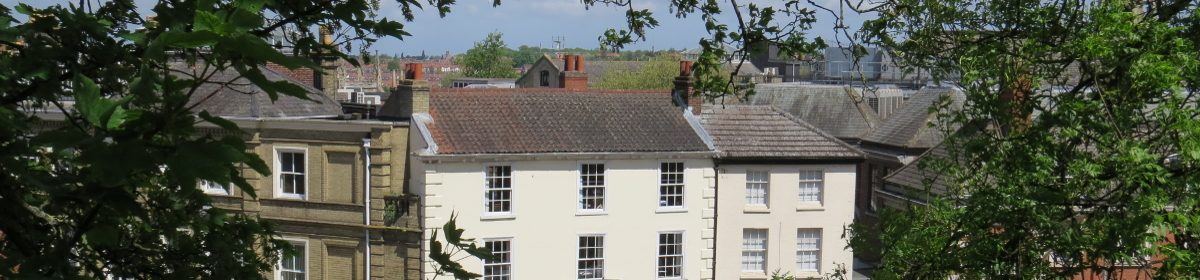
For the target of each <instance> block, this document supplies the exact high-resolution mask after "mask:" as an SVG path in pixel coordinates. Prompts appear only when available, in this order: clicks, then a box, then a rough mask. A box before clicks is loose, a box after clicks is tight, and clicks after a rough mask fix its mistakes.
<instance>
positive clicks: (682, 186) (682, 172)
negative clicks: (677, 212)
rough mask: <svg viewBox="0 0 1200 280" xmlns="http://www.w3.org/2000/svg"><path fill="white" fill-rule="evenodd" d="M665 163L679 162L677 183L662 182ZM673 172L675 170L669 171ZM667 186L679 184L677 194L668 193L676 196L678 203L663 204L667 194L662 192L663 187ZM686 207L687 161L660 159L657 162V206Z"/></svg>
mask: <svg viewBox="0 0 1200 280" xmlns="http://www.w3.org/2000/svg"><path fill="white" fill-rule="evenodd" d="M667 164H679V168H680V169H679V172H678V174H679V183H677V184H665V183H663V176H664V175H667V172H665V170H664V167H666V166H664V165H667ZM674 173H675V172H671V174H674ZM667 186H679V194H670V196H678V197H679V205H664V204H663V202H664V200H663V199H664V198H665V197H666V196H668V194H664V193H663V188H664V187H667ZM686 207H687V163H686V162H683V161H660V162H658V208H661V209H683V208H686Z"/></svg>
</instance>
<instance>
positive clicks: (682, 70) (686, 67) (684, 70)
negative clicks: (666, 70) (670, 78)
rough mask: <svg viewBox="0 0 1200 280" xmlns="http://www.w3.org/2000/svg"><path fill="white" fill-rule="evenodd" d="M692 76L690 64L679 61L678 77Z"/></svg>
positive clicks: (685, 61) (689, 62)
mask: <svg viewBox="0 0 1200 280" xmlns="http://www.w3.org/2000/svg"><path fill="white" fill-rule="evenodd" d="M691 75H692V62H691V61H687V60H681V61H679V76H691Z"/></svg>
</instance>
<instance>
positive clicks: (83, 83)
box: [72, 75, 115, 127]
mask: <svg viewBox="0 0 1200 280" xmlns="http://www.w3.org/2000/svg"><path fill="white" fill-rule="evenodd" d="M72 90H74V93H75V108H76V109H77V110H79V113H80V114H81V115H83V119H84V120H87V121H88V123H90V124H91V125H93V126H97V127H108V126H107V124H106V123H105V122H104V116H105V115H108V114H109V112H110V111H111V110H112V109H113V108H114V107H115V106H114V104H113V102H112V101H110V100H107V99H104V98H102V97H101V96H100V87H98V86H96V83H95V82H93V81H92V79H91V78H88V77H87V76H84V75H75V87H74V88H73V89H72Z"/></svg>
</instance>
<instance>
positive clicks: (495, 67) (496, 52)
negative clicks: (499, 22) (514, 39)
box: [454, 32, 520, 78]
mask: <svg viewBox="0 0 1200 280" xmlns="http://www.w3.org/2000/svg"><path fill="white" fill-rule="evenodd" d="M502 36H503V34H501V33H500V32H492V33H488V35H487V38H485V39H483V41H479V42H475V47H473V48H471V49H470V50H467V52H466V53H464V54H462V55H459V56H456V57H454V63H456V64H458V66H460V67H462V72H463V73H462V74H463V76H466V77H471V78H516V77H518V76H520V74H519V73H517V70H515V69H513V67H512V65H513V59H512V57H511V53H512V50H510V49H508V45H505V44H504V39H503V38H502Z"/></svg>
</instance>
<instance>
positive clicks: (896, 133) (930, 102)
mask: <svg viewBox="0 0 1200 280" xmlns="http://www.w3.org/2000/svg"><path fill="white" fill-rule="evenodd" d="M942 96H947V97H948V98H950V102H951V105H950V107H949V108H947V109H950V110H957V109H960V108H962V102H963V100H964V99H965V96H964V95H963V93H962V91H959V90H958V89H955V88H943V87H926V88H922V89H921V90H918V91H917V93H915V94H913V95H912V97H910V98H909V99H908V100H907V101H905V102H904V105H903V106H902V107H900V109H899V110H897V111H895V112H893V113H892V114H891V115H889V116H888V119H887V120H885V121H884V122H883V123H882V124H880V125H879V128H876V129H875V130H874V131H871V133H870V134H868V135H867V136H866V137H864V138H863V139H862V140H863V142H872V143H878V144H884V145H889V146H893V147H902V148H925V149H927V148H932V147H933V146H935V145H937V144H938V143H941V142H942V131H941V128H938V127H930V126H929V124H931V123H936V118H937V113H936V112H930V109H931V108H933V107H934V105H937V104H938V100H940V99H941V98H942ZM953 130H955V129H953V128H952V129H950V130H948V131H953Z"/></svg>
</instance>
